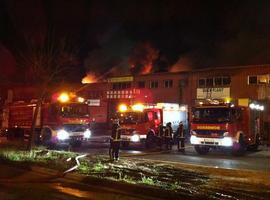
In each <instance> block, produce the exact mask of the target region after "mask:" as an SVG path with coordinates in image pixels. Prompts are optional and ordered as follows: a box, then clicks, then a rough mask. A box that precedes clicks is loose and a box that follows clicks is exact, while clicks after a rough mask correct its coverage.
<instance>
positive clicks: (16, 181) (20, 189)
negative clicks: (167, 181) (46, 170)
mask: <svg viewBox="0 0 270 200" xmlns="http://www.w3.org/2000/svg"><path fill="white" fill-rule="evenodd" d="M0 199H1V200H32V199H35V200H48V199H52V200H78V199H96V200H99V199H100V200H103V199H115V200H118V199H128V200H137V199H151V198H146V197H145V198H143V197H142V196H140V197H136V196H134V195H132V194H124V193H121V192H118V191H114V190H106V189H102V188H98V187H95V186H91V185H83V184H80V183H75V182H70V181H67V180H65V179H63V178H57V177H56V176H55V175H47V174H46V175H45V174H40V173H35V172H32V171H28V170H27V169H26V170H22V169H17V168H13V167H9V166H7V165H0Z"/></svg>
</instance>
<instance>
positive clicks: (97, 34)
mask: <svg viewBox="0 0 270 200" xmlns="http://www.w3.org/2000/svg"><path fill="white" fill-rule="evenodd" d="M0 2H1V3H0V28H1V29H0V45H1V46H0V47H1V48H0V65H1V66H0V70H1V71H0V72H1V73H3V72H4V73H6V74H12V73H14V71H16V70H12V69H13V68H15V67H14V66H15V65H16V63H14V61H13V59H12V55H13V54H14V51H16V50H18V49H20V48H22V49H23V45H22V40H23V38H24V37H25V36H27V37H28V38H29V37H30V38H32V40H34V41H35V42H36V43H37V44H39V43H40V44H42V43H43V41H44V37H46V34H47V33H48V32H50V34H52V35H53V36H54V38H55V39H56V40H60V39H61V38H68V39H69V41H70V44H71V46H73V48H74V49H77V50H78V54H77V56H78V60H79V63H78V67H77V70H76V71H77V73H76V75H74V77H75V78H74V77H73V80H75V81H77V80H80V79H81V78H82V77H83V76H84V74H85V73H86V72H87V71H90V72H95V73H96V74H104V73H105V74H106V73H112V72H114V71H117V70H114V69H115V68H117V69H119V68H120V69H123V70H121V71H124V72H128V71H129V69H130V68H132V67H133V68H134V69H135V72H137V73H139V72H141V71H143V70H144V69H145V67H146V66H150V65H151V66H152V67H153V68H152V71H166V70H171V71H178V70H181V69H186V68H203V67H217V66H228V65H250V64H266V63H270V1H267V0H265V1H263V0H260V1H256V0H250V1H249V0H242V1H240V0H238V1H237V0H235V1H229V0H224V1H221V0H218V1H217V0H213V1H206V0H202V1H192V0H185V1H181V0H175V1H174V0H161V1H158V0H145V1H142V0H137V1H134V0H129V1H127V0H115V1H104V0H94V1H87V0H43V1H42V0H0ZM6 66H9V67H6ZM136 69H137V70H136Z"/></svg>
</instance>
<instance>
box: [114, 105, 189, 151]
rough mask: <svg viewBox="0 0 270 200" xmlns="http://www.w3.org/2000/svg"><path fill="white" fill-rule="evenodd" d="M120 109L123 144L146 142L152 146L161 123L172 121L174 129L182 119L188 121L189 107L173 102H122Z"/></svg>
mask: <svg viewBox="0 0 270 200" xmlns="http://www.w3.org/2000/svg"><path fill="white" fill-rule="evenodd" d="M118 111H119V112H118V113H117V118H118V119H119V122H120V125H121V139H122V144H123V146H128V145H129V143H130V142H134V143H138V142H143V143H144V142H145V145H146V146H151V145H153V143H154V142H155V139H154V138H155V136H156V135H157V133H158V126H159V125H160V124H163V125H164V126H165V125H166V123H168V122H171V123H172V128H173V130H176V129H177V127H178V125H179V122H180V121H182V122H183V123H185V124H186V122H187V107H186V106H179V105H178V104H172V103H158V104H154V105H144V104H140V103H138V104H134V105H130V106H127V105H125V104H121V105H120V106H119V109H118Z"/></svg>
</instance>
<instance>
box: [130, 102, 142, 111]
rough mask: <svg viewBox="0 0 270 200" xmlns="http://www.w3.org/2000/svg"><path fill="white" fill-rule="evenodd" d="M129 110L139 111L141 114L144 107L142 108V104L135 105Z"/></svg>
mask: <svg viewBox="0 0 270 200" xmlns="http://www.w3.org/2000/svg"><path fill="white" fill-rule="evenodd" d="M131 108H132V110H133V111H140V112H142V111H143V109H144V106H143V104H135V105H133V106H132V107H131Z"/></svg>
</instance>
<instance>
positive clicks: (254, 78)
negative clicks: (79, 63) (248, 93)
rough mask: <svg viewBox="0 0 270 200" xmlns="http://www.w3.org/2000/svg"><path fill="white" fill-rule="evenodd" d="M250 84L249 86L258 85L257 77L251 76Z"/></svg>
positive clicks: (249, 78)
mask: <svg viewBox="0 0 270 200" xmlns="http://www.w3.org/2000/svg"><path fill="white" fill-rule="evenodd" d="M248 84H249V85H253V84H257V76H249V77H248Z"/></svg>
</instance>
